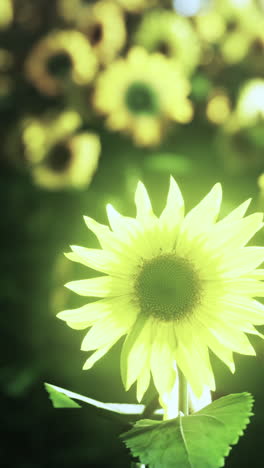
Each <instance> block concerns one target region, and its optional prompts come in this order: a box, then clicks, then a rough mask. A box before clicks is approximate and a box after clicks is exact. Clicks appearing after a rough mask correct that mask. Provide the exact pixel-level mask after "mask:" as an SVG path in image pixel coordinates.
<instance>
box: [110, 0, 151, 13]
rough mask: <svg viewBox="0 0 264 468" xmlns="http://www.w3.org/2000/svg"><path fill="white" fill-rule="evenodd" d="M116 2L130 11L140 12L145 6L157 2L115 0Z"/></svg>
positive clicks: (148, 6)
mask: <svg viewBox="0 0 264 468" xmlns="http://www.w3.org/2000/svg"><path fill="white" fill-rule="evenodd" d="M117 2H118V3H119V5H120V6H121V7H122V8H124V10H127V11H129V12H130V13H140V12H141V11H143V10H145V9H146V8H151V7H153V6H154V5H156V4H157V0H117Z"/></svg>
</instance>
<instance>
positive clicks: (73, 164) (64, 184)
mask: <svg viewBox="0 0 264 468" xmlns="http://www.w3.org/2000/svg"><path fill="white" fill-rule="evenodd" d="M100 147H101V146H100V140H99V137H98V136H97V135H96V134H94V133H89V132H81V133H78V134H77V135H74V136H72V137H70V138H68V139H66V140H64V141H60V142H58V143H57V144H56V145H54V146H53V147H52V148H51V149H50V151H49V153H48V154H47V155H46V157H45V159H43V161H41V163H40V164H38V165H36V166H34V167H32V177H33V180H34V182H35V183H36V184H37V185H39V186H40V187H44V188H47V189H50V190H60V189H64V188H78V189H81V188H84V187H87V186H88V185H89V183H90V182H91V180H92V178H93V175H94V173H95V171H96V169H97V166H98V160H99V155H100Z"/></svg>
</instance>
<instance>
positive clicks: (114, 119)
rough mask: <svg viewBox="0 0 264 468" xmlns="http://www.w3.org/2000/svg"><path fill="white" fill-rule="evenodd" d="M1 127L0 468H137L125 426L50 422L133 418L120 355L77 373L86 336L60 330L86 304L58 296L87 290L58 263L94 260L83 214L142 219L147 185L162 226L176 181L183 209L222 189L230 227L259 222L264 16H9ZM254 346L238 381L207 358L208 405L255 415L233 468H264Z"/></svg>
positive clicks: (66, 11)
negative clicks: (238, 217)
mask: <svg viewBox="0 0 264 468" xmlns="http://www.w3.org/2000/svg"><path fill="white" fill-rule="evenodd" d="M0 119H1V120H0V142H1V143H0V157H1V166H0V167H1V171H0V172H1V175H0V196H1V222H2V224H1V231H0V236H1V248H2V252H1V266H2V274H1V282H0V293H1V318H2V322H1V335H2V338H1V342H2V345H3V349H2V353H1V362H2V363H1V369H0V391H1V394H2V400H1V401H2V405H1V429H2V436H1V445H3V447H2V457H1V460H2V461H1V463H2V464H3V466H4V467H9V466H10V467H16V468H46V467H49V468H73V467H74V468H87V467H115V468H121V467H122V468H126V467H129V466H130V462H129V456H128V453H127V452H126V449H125V447H123V446H122V444H121V441H119V440H118V434H120V432H122V431H123V430H124V426H123V425H122V423H121V422H120V421H112V420H111V419H105V417H103V416H102V414H98V413H97V412H96V411H95V410H93V409H90V408H86V409H82V410H70V409H69V410H66V409H65V410H55V409H53V408H52V406H51V403H50V401H49V400H48V396H47V394H46V393H45V391H44V389H43V382H45V381H46V382H49V383H52V384H56V385H59V386H61V387H65V388H68V389H70V390H73V391H76V392H78V393H81V394H84V395H87V396H90V397H92V398H96V399H101V400H102V401H105V402H107V401H108V402H109V401H111V402H135V391H134V388H132V389H131V390H130V391H129V392H128V393H125V391H124V390H123V386H122V383H121V378H120V373H119V353H120V345H121V343H118V344H117V345H116V346H115V347H114V349H113V351H111V353H110V354H109V355H107V356H105V357H104V358H103V359H102V360H101V361H99V362H98V363H97V364H96V366H95V368H94V369H92V370H90V371H82V366H83V363H84V361H85V359H86V355H85V354H84V353H83V352H81V351H80V349H79V345H80V337H81V335H82V334H83V331H81V332H78V331H73V330H71V329H69V328H67V327H66V326H65V324H64V323H62V322H61V321H59V320H58V319H57V318H56V313H57V312H59V311H61V310H63V309H65V308H71V307H75V306H76V307H78V306H81V305H83V304H84V302H85V301H84V300H82V298H80V297H77V296H76V297H75V296H74V294H73V293H70V292H69V291H68V290H66V289H65V288H64V287H63V285H64V284H65V283H66V282H68V281H71V280H76V279H82V278H87V277H89V276H92V272H90V271H89V270H88V269H85V267H82V266H78V265H77V264H73V263H71V262H69V261H68V260H67V259H66V258H65V257H64V255H63V252H67V251H68V250H69V245H70V244H77V245H78V244H79V245H83V246H89V247H97V243H96V240H95V238H94V236H93V235H92V234H91V233H90V232H88V230H87V228H86V227H85V225H84V222H83V219H82V216H83V215H84V214H85V215H89V216H91V217H94V218H96V219H97V220H98V221H99V222H103V223H106V222H107V221H106V214H105V205H106V203H108V202H111V203H112V204H113V205H114V206H115V207H116V208H117V209H118V210H120V211H121V212H122V213H123V214H127V215H134V204H133V193H134V190H135V186H136V183H137V180H138V179H141V180H142V181H143V182H144V183H145V184H146V186H147V187H148V189H149V192H150V195H151V198H152V200H153V206H154V207H156V212H157V214H159V213H160V211H161V209H162V206H163V204H164V202H165V198H166V193H167V190H168V180H169V175H170V174H172V175H173V176H174V177H175V178H176V180H177V181H178V183H179V185H180V187H181V188H182V191H183V193H184V198H185V200H186V201H187V208H188V209H189V208H191V207H192V206H193V205H194V204H195V203H197V202H198V201H199V199H201V197H202V196H204V195H205V194H206V193H207V192H208V191H209V189H210V188H211V186H212V185H213V184H214V183H215V182H217V181H220V182H221V183H222V184H223V189H224V203H223V211H222V213H223V214H225V213H226V212H227V211H228V210H230V209H232V208H233V207H234V206H235V205H237V204H238V203H240V202H242V201H244V200H245V199H247V198H249V197H252V198H253V202H252V206H251V208H250V209H251V211H254V210H255V211H256V210H263V209H264V127H263V122H264V2H263V0H187V1H186V0H173V1H172V0H164V1H158V0H116V1H112V0H99V1H89V0H0ZM263 238H264V236H263V233H262V234H260V235H259V236H258V238H256V239H255V242H257V243H258V244H261V243H262V244H263ZM86 302H87V301H86ZM124 313H125V311H124ZM252 342H253V344H254V346H255V349H256V352H257V357H256V358H252V357H248V356H243V357H240V356H238V355H237V356H236V358H235V360H236V363H237V372H236V374H235V375H234V376H233V375H232V374H230V373H229V371H228V370H227V369H226V368H225V367H224V365H223V364H222V363H220V361H218V360H217V359H216V358H215V357H213V356H212V362H213V365H214V369H215V372H216V381H217V392H216V394H215V395H214V396H213V398H218V397H220V396H222V395H225V394H228V393H232V392H242V391H250V392H252V393H253V395H254V397H255V400H256V402H255V412H256V415H255V417H254V420H253V422H252V424H251V425H250V426H249V428H248V429H247V433H246V436H245V437H244V438H243V439H242V440H241V441H240V442H239V445H238V446H237V447H235V448H234V449H233V451H232V452H231V455H230V457H229V458H228V460H227V462H226V466H227V467H229V468H231V467H232V468H235V467H239V468H243V467H248V466H252V467H261V466H263V465H262V458H263V457H262V446H263V427H264V345H263V343H262V342H261V340H260V339H259V338H256V339H254V340H252ZM153 392H154V390H153V388H152V389H150V390H149V391H148V394H147V396H146V399H145V402H147V401H148V400H149V399H150V398H152V396H153ZM3 460H5V461H4V462H3ZM179 468H180V467H179Z"/></svg>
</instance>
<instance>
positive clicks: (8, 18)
mask: <svg viewBox="0 0 264 468" xmlns="http://www.w3.org/2000/svg"><path fill="white" fill-rule="evenodd" d="M12 20H13V6H12V0H1V2H0V30H1V29H6V28H8V27H9V26H10V23H11V22H12Z"/></svg>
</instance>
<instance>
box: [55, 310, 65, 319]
mask: <svg viewBox="0 0 264 468" xmlns="http://www.w3.org/2000/svg"><path fill="white" fill-rule="evenodd" d="M56 317H57V318H58V319H60V320H64V321H65V318H64V317H65V315H64V312H58V313H57V314H56Z"/></svg>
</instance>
